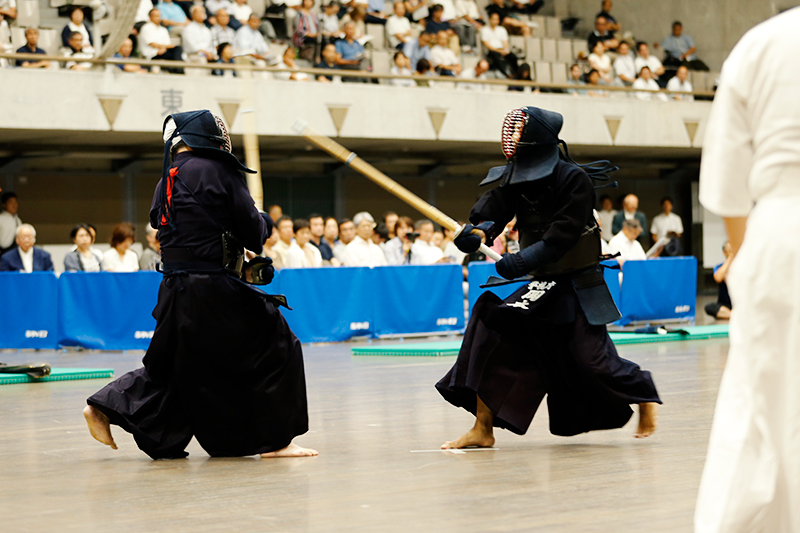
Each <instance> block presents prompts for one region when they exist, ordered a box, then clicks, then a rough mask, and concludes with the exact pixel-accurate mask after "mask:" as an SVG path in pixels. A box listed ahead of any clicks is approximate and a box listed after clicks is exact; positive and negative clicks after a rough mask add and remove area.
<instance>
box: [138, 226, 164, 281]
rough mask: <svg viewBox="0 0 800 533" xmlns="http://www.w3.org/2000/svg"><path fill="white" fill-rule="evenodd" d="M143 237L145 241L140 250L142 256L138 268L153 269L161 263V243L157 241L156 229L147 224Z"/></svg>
mask: <svg viewBox="0 0 800 533" xmlns="http://www.w3.org/2000/svg"><path fill="white" fill-rule="evenodd" d="M144 237H145V239H147V242H146V243H145V244H146V245H145V246H144V249H143V251H142V257H141V259H139V270H153V271H154V270H156V267H158V266H159V265H160V264H161V243H160V242H159V241H158V230H157V229H155V228H153V227H152V226H150V225H148V226H147V231H146V232H145V235H144Z"/></svg>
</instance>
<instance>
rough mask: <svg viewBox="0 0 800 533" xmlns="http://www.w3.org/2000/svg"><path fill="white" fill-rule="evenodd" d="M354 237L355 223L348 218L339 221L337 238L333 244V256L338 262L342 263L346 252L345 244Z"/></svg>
mask: <svg viewBox="0 0 800 533" xmlns="http://www.w3.org/2000/svg"><path fill="white" fill-rule="evenodd" d="M355 238H356V225H355V224H353V221H352V220H350V219H349V218H344V219H342V220H340V221H339V240H337V241H336V244H334V245H333V257H335V258H336V259H337V260H338V261H339V264H344V256H345V253H346V252H347V245H348V244H350V243H351V242H353V239H355Z"/></svg>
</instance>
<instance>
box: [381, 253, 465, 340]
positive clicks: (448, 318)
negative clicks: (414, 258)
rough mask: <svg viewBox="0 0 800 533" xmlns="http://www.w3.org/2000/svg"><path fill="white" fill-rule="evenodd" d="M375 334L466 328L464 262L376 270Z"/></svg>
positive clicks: (461, 329)
mask: <svg viewBox="0 0 800 533" xmlns="http://www.w3.org/2000/svg"><path fill="white" fill-rule="evenodd" d="M373 275H374V278H373V284H372V290H371V291H370V293H369V295H368V298H369V299H370V300H371V301H372V302H373V304H374V306H375V312H374V313H375V314H374V315H373V317H374V318H373V320H374V325H373V326H374V327H373V328H372V331H373V334H374V335H376V336H377V335H397V334H403V333H430V332H434V331H463V330H464V289H463V288H462V281H463V279H464V275H463V273H462V270H461V266H460V265H445V264H442V265H429V266H394V267H378V268H375V269H373Z"/></svg>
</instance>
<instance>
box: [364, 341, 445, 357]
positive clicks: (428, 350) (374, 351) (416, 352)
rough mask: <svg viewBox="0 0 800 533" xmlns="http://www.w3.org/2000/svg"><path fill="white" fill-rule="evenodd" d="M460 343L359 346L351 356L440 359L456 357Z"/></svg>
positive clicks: (441, 342)
mask: <svg viewBox="0 0 800 533" xmlns="http://www.w3.org/2000/svg"><path fill="white" fill-rule="evenodd" d="M460 349H461V341H460V340H458V341H440V342H418V343H416V344H384V345H383V346H361V347H359V348H353V355H406V356H408V355H411V356H426V357H440V356H443V355H458V350H460Z"/></svg>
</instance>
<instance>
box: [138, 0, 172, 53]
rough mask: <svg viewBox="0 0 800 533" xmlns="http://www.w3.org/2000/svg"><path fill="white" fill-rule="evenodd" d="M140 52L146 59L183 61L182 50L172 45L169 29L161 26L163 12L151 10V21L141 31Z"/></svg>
mask: <svg viewBox="0 0 800 533" xmlns="http://www.w3.org/2000/svg"><path fill="white" fill-rule="evenodd" d="M139 52H140V53H141V54H142V57H144V58H145V59H168V60H173V61H180V60H181V53H182V49H181V47H180V46H175V45H174V44H172V40H171V39H170V37H169V31H168V30H167V28H165V27H164V26H162V25H161V12H160V11H159V10H158V9H155V8H153V9H151V10H150V21H149V22H147V23H146V24H144V25H143V26H142V28H141V29H140V30H139Z"/></svg>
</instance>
